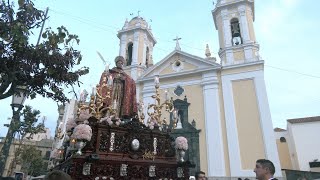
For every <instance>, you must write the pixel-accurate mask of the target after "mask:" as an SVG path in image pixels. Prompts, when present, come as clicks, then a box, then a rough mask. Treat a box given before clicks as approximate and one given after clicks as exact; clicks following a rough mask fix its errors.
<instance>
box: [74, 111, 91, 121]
mask: <svg viewBox="0 0 320 180" xmlns="http://www.w3.org/2000/svg"><path fill="white" fill-rule="evenodd" d="M91 116H92V115H91V114H90V113H89V109H82V110H80V114H79V117H78V118H77V121H80V122H84V121H86V120H88V119H89V118H90V117H91Z"/></svg>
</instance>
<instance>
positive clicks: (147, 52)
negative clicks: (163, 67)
mask: <svg viewBox="0 0 320 180" xmlns="http://www.w3.org/2000/svg"><path fill="white" fill-rule="evenodd" d="M146 67H149V47H147V50H146Z"/></svg>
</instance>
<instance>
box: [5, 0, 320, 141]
mask: <svg viewBox="0 0 320 180" xmlns="http://www.w3.org/2000/svg"><path fill="white" fill-rule="evenodd" d="M36 5H37V7H39V8H41V9H45V8H46V7H48V6H49V8H50V10H49V16H50V19H49V20H48V21H47V22H46V24H45V27H52V28H56V27H58V26H60V25H64V26H66V27H67V28H68V30H69V31H70V32H71V33H74V34H77V35H79V37H80V40H81V42H80V45H79V46H78V47H77V49H79V50H81V51H82V55H83V62H82V65H83V66H88V67H90V73H89V74H88V75H87V76H85V77H83V78H81V80H82V81H83V83H84V84H83V86H82V87H81V88H86V89H90V86H93V85H95V84H97V82H98V81H99V78H100V74H101V72H102V71H103V69H104V67H103V63H102V61H101V60H100V59H99V57H98V55H97V53H96V51H99V52H100V53H101V54H102V55H103V56H104V57H105V59H107V60H109V61H110V62H111V63H112V64H113V62H112V61H113V59H114V57H115V56H117V55H118V53H119V39H118V38H117V36H116V34H117V31H118V30H120V29H121V28H122V26H123V24H124V22H125V20H126V18H128V19H129V20H130V19H131V18H132V17H133V16H130V13H133V14H134V15H137V12H138V11H140V16H142V17H144V18H145V19H146V20H147V22H148V23H149V24H151V26H152V32H153V34H154V36H155V38H156V40H157V44H156V45H155V48H154V52H153V58H154V61H155V62H159V61H160V60H162V58H164V57H165V56H166V55H168V54H169V53H170V52H171V51H172V50H174V47H175V42H174V41H173V40H172V39H174V38H175V37H176V36H179V37H181V38H182V39H181V41H180V46H181V49H182V50H183V51H185V52H187V53H190V54H193V55H197V56H200V57H205V55H204V51H205V45H206V44H209V46H210V49H211V51H212V52H213V55H214V56H217V51H218V49H219V43H218V32H217V31H216V29H215V27H214V23H213V18H212V14H211V10H212V9H213V5H212V1H211V0H201V1H185V0H175V1H171V0H162V1H143V0H135V1H132V0H131V1H130V0H118V1H99V0H91V1H78V0H68V1H65V0H46V1H42V0H41V1H40V0H38V1H36ZM319 6H320V1H314V0H303V1H302V0H267V1H266V0H256V1H255V23H254V27H255V33H256V38H257V42H258V43H259V44H260V55H261V56H262V58H263V59H264V60H265V81H266V86H267V92H268V98H269V105H270V109H271V115H272V120H273V125H274V127H282V128H285V127H286V120H287V119H290V118H299V117H307V116H317V115H320V111H319V110H320V108H319V104H320V97H319V92H320V71H319V67H320V58H319V55H320V51H319V45H318V43H319V42H320V36H319V29H320V21H319V19H320V12H319V9H318V7H319ZM34 39H35V40H36V38H34ZM79 89H80V88H79ZM69 97H72V95H69ZM10 103H11V98H7V99H5V100H1V101H0V136H5V134H6V131H7V130H6V129H5V128H4V127H3V125H2V124H4V123H8V122H9V121H7V118H8V117H11V116H12V111H11V107H10ZM25 104H29V105H31V106H32V107H34V108H35V109H38V110H40V111H41V113H42V115H43V116H46V117H47V120H46V126H47V127H49V128H51V129H52V132H51V134H52V135H53V133H54V128H55V126H56V121H57V118H58V111H57V104H56V103H55V102H53V101H52V100H50V99H44V98H42V97H37V98H36V99H35V100H27V101H26V103H25Z"/></svg>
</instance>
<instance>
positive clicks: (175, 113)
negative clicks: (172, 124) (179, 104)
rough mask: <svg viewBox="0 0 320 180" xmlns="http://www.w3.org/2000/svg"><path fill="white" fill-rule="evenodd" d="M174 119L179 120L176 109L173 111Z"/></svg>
mask: <svg viewBox="0 0 320 180" xmlns="http://www.w3.org/2000/svg"><path fill="white" fill-rule="evenodd" d="M173 118H174V119H176V118H177V110H176V109H175V110H174V111H173Z"/></svg>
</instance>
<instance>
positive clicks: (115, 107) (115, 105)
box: [113, 100, 117, 109]
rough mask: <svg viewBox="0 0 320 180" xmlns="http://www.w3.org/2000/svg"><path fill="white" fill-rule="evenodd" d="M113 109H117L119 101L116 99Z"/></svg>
mask: <svg viewBox="0 0 320 180" xmlns="http://www.w3.org/2000/svg"><path fill="white" fill-rule="evenodd" d="M113 109H117V101H116V100H114V101H113Z"/></svg>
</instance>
